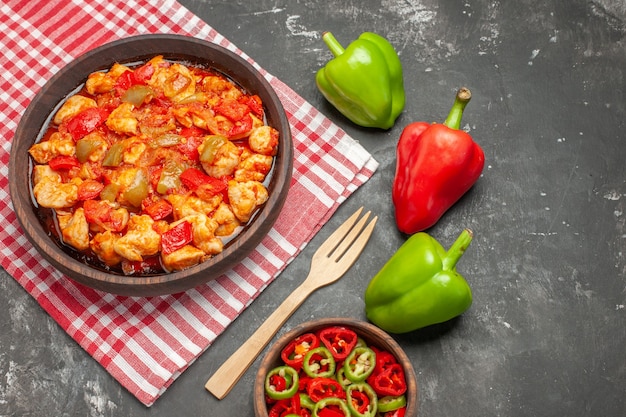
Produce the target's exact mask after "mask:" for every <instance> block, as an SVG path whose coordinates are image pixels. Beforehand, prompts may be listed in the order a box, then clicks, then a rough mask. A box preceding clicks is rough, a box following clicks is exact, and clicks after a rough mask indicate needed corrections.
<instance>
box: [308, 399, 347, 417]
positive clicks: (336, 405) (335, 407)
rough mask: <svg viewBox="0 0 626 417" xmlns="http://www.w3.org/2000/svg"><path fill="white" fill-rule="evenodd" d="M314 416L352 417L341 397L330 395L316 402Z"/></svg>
mask: <svg viewBox="0 0 626 417" xmlns="http://www.w3.org/2000/svg"><path fill="white" fill-rule="evenodd" d="M313 417H350V410H349V409H348V405H347V404H346V402H345V401H344V400H342V399H341V398H336V397H328V398H324V399H322V400H320V401H318V402H317V403H315V408H314V409H313Z"/></svg>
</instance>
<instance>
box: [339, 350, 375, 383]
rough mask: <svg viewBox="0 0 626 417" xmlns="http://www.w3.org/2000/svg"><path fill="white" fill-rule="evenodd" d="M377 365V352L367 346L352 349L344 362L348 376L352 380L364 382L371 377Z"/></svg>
mask: <svg viewBox="0 0 626 417" xmlns="http://www.w3.org/2000/svg"><path fill="white" fill-rule="evenodd" d="M375 367H376V353H375V352H374V351H373V350H372V349H370V348H368V347H365V346H357V347H355V348H354V349H352V352H350V354H349V355H348V357H347V358H346V360H345V361H344V363H343V368H344V370H345V375H346V377H347V378H348V379H349V380H350V381H352V382H362V381H365V380H366V379H367V377H369V376H370V375H371V374H372V372H373V371H374V368H375Z"/></svg>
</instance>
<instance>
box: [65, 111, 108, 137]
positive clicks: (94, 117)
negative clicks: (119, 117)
mask: <svg viewBox="0 0 626 417" xmlns="http://www.w3.org/2000/svg"><path fill="white" fill-rule="evenodd" d="M107 117H109V112H108V111H107V110H105V109H103V108H100V107H90V108H88V109H86V110H83V111H81V112H80V113H78V114H77V115H76V116H74V117H72V118H71V119H70V120H69V122H67V131H68V132H69V133H70V135H72V138H73V139H74V140H75V141H77V140H79V139H81V138H83V137H84V136H86V135H87V134H88V133H91V132H92V131H94V130H95V129H96V128H98V127H99V126H101V125H102V124H103V123H104V122H105V121H106V119H107Z"/></svg>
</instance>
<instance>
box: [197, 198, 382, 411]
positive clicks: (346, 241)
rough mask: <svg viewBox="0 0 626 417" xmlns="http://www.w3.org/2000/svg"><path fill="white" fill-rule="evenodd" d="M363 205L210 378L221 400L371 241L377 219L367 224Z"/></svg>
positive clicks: (211, 390) (315, 256) (209, 386)
mask: <svg viewBox="0 0 626 417" xmlns="http://www.w3.org/2000/svg"><path fill="white" fill-rule="evenodd" d="M362 211H363V207H361V208H360V209H359V210H357V211H356V212H355V213H354V214H353V215H352V216H350V218H349V219H348V220H346V221H345V222H344V223H343V224H342V225H341V226H339V228H338V229H337V230H335V231H334V232H333V234H332V235H330V236H329V237H328V239H326V241H324V243H322V245H321V246H320V248H319V249H318V250H317V251H316V252H315V254H313V258H312V259H311V270H310V272H309V275H308V276H307V277H306V278H305V280H304V281H303V282H302V284H300V286H298V287H297V288H296V289H295V290H294V291H293V292H292V293H291V295H290V296H289V297H287V299H286V300H285V301H283V303H282V304H281V305H280V306H279V307H278V308H277V309H276V310H275V311H274V312H273V313H272V314H271V315H270V316H269V317H268V318H267V319H266V320H265V322H264V323H263V324H262V325H261V326H260V327H259V328H258V329H257V331H256V332H254V334H253V335H252V336H251V337H250V338H249V339H248V340H247V341H246V342H245V343H244V344H243V345H241V347H239V349H237V351H236V352H235V353H233V354H232V356H231V357H230V358H228V360H227V361H226V362H224V363H223V364H222V366H221V367H220V368H219V369H218V370H217V371H216V372H215V373H214V374H213V376H211V378H209V380H208V381H207V383H206V385H205V386H204V387H205V388H206V389H207V390H208V391H209V392H211V393H212V394H213V395H215V397H217V398H218V399H220V400H221V399H222V398H224V397H225V396H226V395H227V394H228V393H229V392H230V390H231V389H232V387H233V386H235V384H236V383H237V381H239V379H240V378H241V376H242V375H243V374H244V373H245V371H246V370H247V369H248V368H249V367H250V365H252V362H254V360H255V359H256V358H257V356H258V355H259V354H260V353H261V351H262V350H263V349H264V348H265V346H266V345H267V344H268V342H269V341H270V340H271V339H272V337H274V335H276V333H277V332H278V329H280V327H281V326H282V325H283V324H285V322H286V321H287V319H288V318H289V317H291V315H292V314H293V312H294V311H296V309H297V308H298V307H300V305H301V304H302V303H303V302H304V300H305V299H306V298H307V297H308V296H309V295H310V294H311V293H312V292H313V291H315V290H317V289H318V288H321V287H323V286H326V285H328V284H332V283H333V282H335V281H337V280H338V279H339V278H341V277H342V276H343V274H344V273H345V272H346V271H347V270H348V268H350V267H351V266H352V264H353V263H354V262H355V261H356V259H357V258H358V257H359V255H360V254H361V251H362V250H363V248H364V247H365V245H366V244H367V241H368V240H369V238H370V236H371V234H372V231H373V230H374V226H375V225H376V220H377V219H378V217H374V218H373V219H372V220H371V221H370V222H369V224H368V225H367V226H365V223H366V222H367V219H368V217H369V215H370V212H369V211H368V212H367V213H365V215H364V216H363V217H362V218H361V219H360V220H358V222H357V219H358V218H359V216H360V215H361V212H362Z"/></svg>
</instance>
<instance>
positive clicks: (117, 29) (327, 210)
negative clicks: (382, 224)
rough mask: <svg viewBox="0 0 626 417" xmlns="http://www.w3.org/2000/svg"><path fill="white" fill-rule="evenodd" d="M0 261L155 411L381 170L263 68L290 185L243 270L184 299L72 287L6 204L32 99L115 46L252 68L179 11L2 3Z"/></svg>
mask: <svg viewBox="0 0 626 417" xmlns="http://www.w3.org/2000/svg"><path fill="white" fill-rule="evenodd" d="M0 33H2V36H1V37H0V51H1V55H0V66H1V71H0V104H1V106H0V136H1V137H2V138H3V141H2V148H1V150H0V222H1V223H2V225H3V227H2V228H0V253H1V254H2V256H1V264H2V267H3V268H4V269H5V270H6V271H7V272H8V273H9V274H11V276H13V277H14V278H15V279H16V280H17V281H18V282H19V283H20V284H21V285H22V287H24V289H25V290H26V291H27V292H28V293H29V294H31V295H32V297H34V298H35V299H36V300H37V301H38V302H39V304H40V305H41V306H42V307H43V308H44V309H45V311H46V312H48V314H50V316H51V317H53V318H54V320H56V321H57V322H58V323H59V325H60V326H61V327H62V328H63V329H64V330H65V331H66V332H67V333H68V334H69V335H70V336H71V337H72V338H73V339H74V340H76V342H77V343H79V344H80V346H82V347H83V348H84V349H85V350H86V351H87V352H88V353H89V354H90V355H91V356H92V357H93V358H94V359H95V360H96V361H98V362H99V363H100V364H101V365H102V366H103V367H104V368H105V369H106V370H107V371H108V372H109V373H110V374H111V375H112V376H113V377H114V378H115V379H116V380H118V381H119V382H120V384H122V385H123V386H124V387H125V388H126V389H128V390H129V391H130V392H131V393H132V394H134V395H135V396H136V397H137V398H138V399H139V401H141V402H142V403H144V404H145V405H147V406H150V405H151V404H153V403H154V401H155V400H156V399H157V398H158V397H159V396H160V395H161V394H162V393H163V392H164V391H165V390H166V389H167V387H168V386H169V385H170V384H172V382H173V381H174V380H175V379H176V378H177V377H178V376H179V375H180V374H181V373H182V372H183V371H184V370H185V369H186V368H187V367H188V366H189V365H190V364H191V363H192V362H193V361H194V360H195V359H196V358H197V357H198V356H199V355H200V354H202V352H204V351H205V350H206V349H207V348H208V347H209V346H210V345H211V343H212V342H213V341H214V340H215V338H216V337H217V336H218V335H219V334H220V333H221V332H222V331H223V330H224V329H225V328H226V327H227V326H228V325H229V324H230V323H231V322H232V321H233V320H234V319H235V318H236V317H237V316H238V315H239V314H240V313H241V312H242V311H243V310H244V309H245V308H246V307H247V306H249V305H250V303H251V302H252V301H253V300H254V299H255V298H256V297H257V296H258V295H259V293H260V292H261V291H263V289H264V288H265V287H266V286H267V285H268V284H269V283H270V282H272V280H274V279H275V278H276V277H277V276H278V275H279V273H280V272H281V271H282V270H283V269H284V268H285V266H286V265H287V264H288V263H289V262H290V261H291V260H292V259H293V258H294V257H295V256H297V255H298V253H299V252H300V251H301V250H302V249H303V247H304V246H305V245H306V243H307V242H308V241H309V240H310V239H311V238H312V237H313V236H314V235H315V233H316V232H317V231H318V230H319V229H320V228H321V226H322V225H323V224H324V223H325V222H326V221H327V220H328V218H329V217H330V216H332V214H333V213H334V212H335V210H336V209H337V207H338V206H339V205H340V204H341V203H342V202H343V201H344V200H345V199H346V198H347V197H348V196H349V195H350V194H351V193H352V192H354V191H355V190H356V189H357V188H358V187H359V186H360V185H362V184H363V183H364V182H365V181H367V180H368V179H369V178H370V177H371V175H373V173H374V172H375V170H376V169H377V166H378V164H377V162H376V161H375V160H374V159H373V158H372V157H371V155H370V154H369V153H368V152H367V151H366V150H365V149H363V148H362V147H361V146H360V145H359V144H358V143H357V142H356V141H354V140H353V139H352V138H350V137H349V136H348V135H347V134H346V133H345V132H344V131H343V130H341V129H340V128H339V127H337V126H336V125H334V124H333V123H332V122H331V121H330V120H329V119H327V118H326V117H324V115H322V114H321V113H320V112H319V111H318V110H316V109H315V108H314V107H312V106H311V105H310V104H309V103H308V102H306V101H305V100H304V99H303V98H302V97H300V96H299V95H298V94H296V93H295V92H294V91H293V90H292V89H290V88H289V87H288V86H287V85H285V84H284V83H282V82H281V81H280V80H279V79H277V78H275V77H273V76H272V75H271V74H269V73H267V72H266V71H265V70H263V69H262V68H260V67H259V66H258V64H256V63H255V64H254V65H255V66H256V68H257V69H258V70H259V71H260V72H261V73H262V74H263V75H264V76H265V77H266V78H267V79H268V80H269V82H270V83H271V85H272V86H273V87H274V89H275V90H276V92H277V93H278V96H279V97H280V99H281V101H282V103H283V105H284V107H285V110H286V112H287V114H288V117H289V120H290V123H291V128H292V134H293V140H294V147H295V158H294V159H295V160H294V172H293V175H294V177H293V180H294V184H293V186H292V188H291V190H290V193H289V195H288V198H287V202H286V204H285V207H284V209H283V211H282V212H281V214H280V217H279V219H278V221H277V223H276V226H275V227H274V229H272V230H271V232H270V233H269V235H268V236H267V237H266V238H265V239H264V240H263V241H262V243H261V244H260V245H259V247H258V248H256V250H255V251H254V252H253V253H252V254H251V255H250V256H249V257H248V258H247V259H245V260H244V261H243V262H241V264H240V265H238V266H237V267H235V268H234V269H233V270H231V271H230V272H228V273H226V274H225V275H224V276H222V277H221V278H219V279H217V280H215V281H212V282H210V283H208V284H206V285H203V286H200V287H198V288H195V289H192V290H189V291H187V292H185V293H182V294H176V295H170V296H160V297H150V298H140V297H122V296H116V295H112V294H107V293H102V292H98V291H95V290H92V289H89V288H86V287H83V286H81V285H79V284H76V283H74V282H73V281H71V280H69V279H67V278H66V277H65V276H63V275H62V274H61V273H59V272H58V271H57V270H55V269H54V268H53V267H51V266H50V265H49V264H48V263H47V262H46V261H45V260H44V259H43V258H42V257H41V256H40V255H39V254H38V253H37V252H36V250H35V249H34V248H33V247H32V246H31V245H30V244H29V242H28V241H27V239H26V238H25V237H24V234H23V232H22V230H21V228H20V227H19V224H18V222H17V220H16V217H15V214H14V212H13V209H12V205H11V202H10V198H9V192H8V190H9V184H8V179H7V178H8V164H9V152H10V148H11V141H12V139H13V135H14V132H15V129H16V128H17V125H18V123H19V121H20V117H21V115H22V114H23V113H24V111H25V110H26V108H27V106H28V104H29V102H30V100H31V99H32V98H33V97H34V95H35V94H36V93H37V92H38V91H39V89H40V88H41V87H42V86H43V85H44V84H45V82H46V81H47V80H48V79H50V77H51V76H52V75H53V74H55V73H56V72H57V71H58V70H59V69H61V68H62V67H63V66H64V65H65V64H67V63H68V62H70V61H71V60H72V59H74V58H76V57H77V56H79V55H81V54H82V53H84V52H86V51H88V50H90V49H92V48H94V47H96V46H99V45H101V44H103V43H107V42H110V41H113V40H116V39H119V38H123V37H127V36H131V35H139V34H145V33H177V34H184V35H188V36H193V37H196V38H200V39H204V40H209V41H212V42H215V43H218V44H220V45H222V46H225V47H227V48H228V49H230V50H232V51H235V52H236V53H238V54H240V55H242V56H244V57H245V58H247V59H249V60H250V61H253V60H252V59H251V58H250V57H248V56H247V55H245V53H244V52H243V51H241V50H239V49H237V48H236V47H235V46H234V45H233V44H232V43H230V42H229V41H228V40H227V39H226V38H224V37H223V36H222V35H220V34H219V33H217V32H216V31H215V30H214V29H213V28H212V27H211V26H209V25H208V24H207V23H205V22H203V21H202V20H200V19H199V18H198V17H197V16H195V15H194V14H193V13H191V12H190V11H189V10H187V9H186V8H184V7H183V6H182V5H180V4H179V3H177V2H176V1H175V0H159V1H154V0H152V1H150V2H148V1H140V0H123V1H120V0H72V1H70V0H58V1H52V2H34V1H28V0H21V1H20V0H4V1H3V2H2V3H0Z"/></svg>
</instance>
